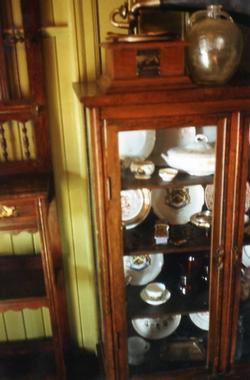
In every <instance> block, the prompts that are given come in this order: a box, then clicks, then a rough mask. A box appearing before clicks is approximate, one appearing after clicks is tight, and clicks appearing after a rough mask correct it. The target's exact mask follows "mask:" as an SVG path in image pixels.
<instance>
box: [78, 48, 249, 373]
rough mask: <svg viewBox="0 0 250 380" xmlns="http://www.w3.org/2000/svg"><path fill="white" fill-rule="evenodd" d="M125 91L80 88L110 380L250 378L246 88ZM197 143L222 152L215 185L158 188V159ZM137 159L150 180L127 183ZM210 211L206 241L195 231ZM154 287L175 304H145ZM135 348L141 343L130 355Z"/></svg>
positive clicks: (191, 178)
mask: <svg viewBox="0 0 250 380" xmlns="http://www.w3.org/2000/svg"><path fill="white" fill-rule="evenodd" d="M144 47H145V46H144ZM148 47H149V49H153V47H154V43H151V42H150V43H148ZM136 80H137V81H138V86H136ZM143 81H145V82H143ZM149 81H150V82H151V83H150V86H149V85H148V82H149ZM124 82H125V79H124ZM124 82H123V85H122V86H121V88H119V86H112V85H111V86H110V87H107V88H103V87H102V86H101V87H100V86H99V84H98V83H100V82H98V83H97V84H96V83H90V84H86V85H84V84H76V85H75V91H76V93H77V95H78V97H79V99H80V101H81V102H82V104H83V105H84V106H86V107H87V108H88V109H89V114H90V125H89V128H88V136H89V153H90V164H91V168H92V170H91V173H92V177H91V178H92V189H93V193H94V195H95V196H94V206H95V216H96V226H95V229H96V234H97V237H96V238H97V255H98V273H99V280H100V281H99V290H100V305H101V308H100V309H101V321H102V324H101V331H100V348H101V352H102V359H103V362H104V368H105V379H108V380H118V379H119V380H127V379H133V380H139V379H140V380H142V379H148V380H149V379H150V380H151V379H159V380H174V379H182V380H184V379H192V380H194V379H210V378H211V379H212V378H217V377H218V378H226V379H238V378H248V377H249V376H250V352H249V327H248V326H249V298H248V297H245V298H244V301H243V300H242V295H241V294H240V293H241V285H242V278H244V276H245V272H246V267H247V266H249V263H248V258H247V256H248V249H249V246H248V244H249V231H248V228H247V226H248V224H245V225H244V214H247V213H249V204H248V202H249V195H246V182H247V181H248V180H249V164H248V162H249V116H250V114H249V110H250V87H249V84H248V82H247V80H246V78H245V80H244V81H243V82H242V83H239V82H237V81H235V83H232V84H228V85H226V86H224V87H198V86H196V85H195V84H192V83H189V84H188V83H187V82H186V83H185V84H180V82H179V83H178V82H176V84H173V83H171V85H169V84H165V85H159V81H156V82H155V84H154V78H152V77H151V78H146V79H145V78H137V79H135V82H134V85H133V88H131V85H130V82H128V87H126V86H125V84H124ZM143 83H144V86H143ZM195 133H202V134H205V135H207V137H208V143H209V144H210V146H211V147H214V155H215V158H216V165H215V168H214V173H210V174H209V175H202V176H199V175H190V174H188V173H186V172H184V171H181V170H179V172H178V175H177V176H176V177H175V179H174V180H173V181H172V182H169V183H167V182H164V181H162V180H161V178H160V177H159V173H158V172H159V169H160V168H162V167H166V166H167V165H166V163H165V162H164V161H163V160H162V157H161V153H162V152H166V151H167V150H168V149H170V148H173V147H175V146H182V145H184V146H186V145H188V144H190V143H191V142H192V141H191V140H192V139H194V134H195ZM138 156H139V157H141V158H143V159H147V160H151V161H153V162H154V164H155V171H154V173H153V175H152V177H151V178H149V179H136V178H135V177H134V174H133V173H131V171H130V166H129V164H130V163H131V161H133V160H134V159H135V157H138ZM200 165H202V162H199V161H198V167H200ZM247 187H248V185H247ZM209 189H210V192H209V191H208V190H209ZM211 189H212V192H211ZM245 199H246V201H245ZM140 202H141V203H140ZM208 208H211V209H212V218H211V228H210V229H207V230H206V229H202V228H200V227H197V226H196V225H193V224H192V223H191V222H190V218H191V216H192V215H193V214H195V213H197V212H201V211H207V210H208ZM245 219H246V221H247V217H245ZM159 221H160V222H161V223H163V224H168V225H169V227H170V228H169V236H167V239H168V240H167V243H166V242H165V243H164V244H156V240H155V236H154V234H155V225H156V223H158V222H159ZM243 246H244V250H245V251H246V252H245V253H244V255H242V247H243ZM244 263H245V264H244ZM151 282H161V283H163V284H164V285H165V286H166V288H167V289H168V290H169V291H170V293H171V296H170V298H169V299H168V300H166V299H165V298H164V296H162V298H160V300H159V301H160V302H155V301H157V299H158V298H157V299H156V300H155V299H154V297H153V302H152V299H151V298H150V297H151V296H152V294H151V293H149V294H148V293H146V297H145V290H144V288H145V287H146V286H147V285H148V283H151ZM153 295H155V293H154V291H153ZM164 300H165V301H166V302H165V301H164ZM161 301H162V302H161ZM152 303H153V304H152ZM131 337H140V338H143V339H144V343H142V342H143V341H141V340H140V342H139V343H138V342H137V346H136V348H132V351H131V345H132V344H133V341H132V340H131ZM128 346H129V347H130V349H129V348H128ZM134 351H136V354H135V353H134ZM131 352H132V353H131Z"/></svg>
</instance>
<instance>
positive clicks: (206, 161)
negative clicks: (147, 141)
mask: <svg viewBox="0 0 250 380" xmlns="http://www.w3.org/2000/svg"><path fill="white" fill-rule="evenodd" d="M161 156H162V157H163V158H164V160H165V161H166V163H167V164H168V165H169V166H171V167H173V168H175V169H179V170H183V171H185V172H187V173H188V174H190V175H195V176H206V175H210V174H213V173H214V171H215V151H214V148H213V147H212V145H210V144H208V139H207V137H206V136H205V135H202V134H197V135H196V136H195V139H194V141H193V142H192V143H189V144H188V145H186V146H184V147H180V146H177V147H174V148H171V149H169V150H167V152H166V154H164V153H162V155H161Z"/></svg>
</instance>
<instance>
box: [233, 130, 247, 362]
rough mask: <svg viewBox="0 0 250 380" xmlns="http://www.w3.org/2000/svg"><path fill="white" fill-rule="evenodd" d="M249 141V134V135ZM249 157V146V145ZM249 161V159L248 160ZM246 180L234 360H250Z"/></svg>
mask: <svg viewBox="0 0 250 380" xmlns="http://www.w3.org/2000/svg"><path fill="white" fill-rule="evenodd" d="M249 142H250V136H249ZM249 158H250V147H249ZM248 162H249V160H248ZM249 173H250V172H249V164H248V178H247V182H246V193H245V194H246V195H245V205H244V210H245V215H244V222H245V224H244V241H243V247H242V263H241V292H240V308H239V319H238V334H237V345H236V361H241V362H250V223H249V216H250V174H249Z"/></svg>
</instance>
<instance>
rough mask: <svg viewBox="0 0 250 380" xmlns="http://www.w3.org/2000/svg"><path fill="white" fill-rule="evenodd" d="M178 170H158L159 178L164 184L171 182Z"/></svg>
mask: <svg viewBox="0 0 250 380" xmlns="http://www.w3.org/2000/svg"><path fill="white" fill-rule="evenodd" d="M177 174H178V170H177V169H174V168H163V169H160V170H159V176H160V177H161V179H162V180H163V181H164V182H171V181H173V179H174V178H175V177H176V176H177Z"/></svg>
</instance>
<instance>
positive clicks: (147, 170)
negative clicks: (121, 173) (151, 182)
mask: <svg viewBox="0 0 250 380" xmlns="http://www.w3.org/2000/svg"><path fill="white" fill-rule="evenodd" d="M154 170H155V164H154V163H153V162H152V161H149V160H146V161H143V160H134V161H132V162H131V164H130V171H131V172H132V173H134V176H135V178H137V179H149V178H150V177H151V175H152V174H153V172H154Z"/></svg>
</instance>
